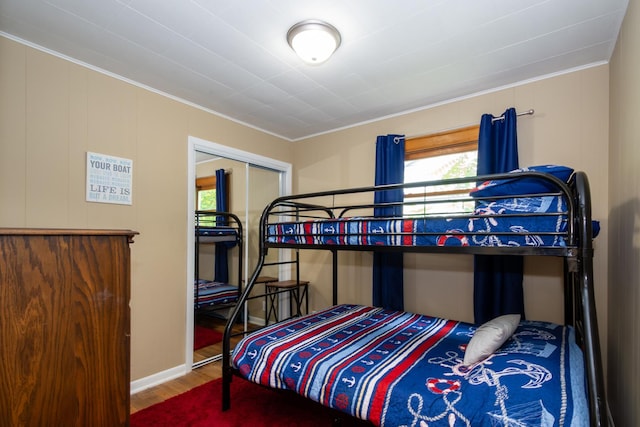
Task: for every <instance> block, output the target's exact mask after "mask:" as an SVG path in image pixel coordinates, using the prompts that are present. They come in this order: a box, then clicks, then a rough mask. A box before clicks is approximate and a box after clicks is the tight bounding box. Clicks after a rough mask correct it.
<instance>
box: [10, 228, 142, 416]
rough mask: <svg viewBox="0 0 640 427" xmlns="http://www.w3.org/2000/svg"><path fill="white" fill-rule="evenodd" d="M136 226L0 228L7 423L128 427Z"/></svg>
mask: <svg viewBox="0 0 640 427" xmlns="http://www.w3.org/2000/svg"><path fill="white" fill-rule="evenodd" d="M136 234H137V233H136V232H134V231H130V230H65V229H7V228H5V229H2V228H0V426H1V427H4V426H11V427H15V426H29V427H31V426H82V427H88V426H91V427H99V426H105V427H115V426H126V425H128V424H129V383H130V366H129V360H130V357H129V351H130V326H129V324H130V309H129V299H130V249H129V245H130V244H131V243H132V242H133V236H134V235H136Z"/></svg>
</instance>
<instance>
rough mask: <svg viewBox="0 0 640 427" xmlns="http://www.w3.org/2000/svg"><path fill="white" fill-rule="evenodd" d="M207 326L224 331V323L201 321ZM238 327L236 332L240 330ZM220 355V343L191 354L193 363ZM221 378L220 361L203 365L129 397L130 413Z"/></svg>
mask: <svg viewBox="0 0 640 427" xmlns="http://www.w3.org/2000/svg"><path fill="white" fill-rule="evenodd" d="M203 321H204V322H205V323H206V324H207V325H208V326H211V327H214V328H215V329H217V330H219V331H222V330H223V329H224V322H217V323H215V322H214V323H211V322H209V321H207V320H206V319H204V320H203ZM240 328H241V327H240V326H238V328H237V330H240ZM234 340H235V341H237V340H239V338H235V339H232V346H233V341H234ZM221 353H222V343H217V344H214V345H212V346H209V347H205V348H203V349H200V350H196V351H195V352H194V354H193V360H194V362H198V361H200V360H203V359H205V358H207V357H210V356H212V355H217V354H221ZM221 377H222V360H219V361H216V362H211V363H208V364H206V365H203V366H201V367H199V368H197V369H194V370H193V371H191V372H189V373H188V374H186V375H184V376H182V377H179V378H176V379H174V380H171V381H167V382H166V383H162V384H159V385H157V386H154V387H150V388H148V389H145V390H142V391H140V392H138V393H135V394H132V395H131V406H130V407H131V411H130V412H131V413H132V414H133V413H135V412H137V411H139V410H141V409H144V408H147V407H149V406H151V405H155V404H156V403H160V402H163V401H165V400H167V399H169V398H171V397H173V396H177V395H178V394H181V393H184V392H186V391H189V390H191V389H192V388H194V387H197V386H199V385H202V384H204V383H206V382H208V381H211V380H215V379H217V378H221Z"/></svg>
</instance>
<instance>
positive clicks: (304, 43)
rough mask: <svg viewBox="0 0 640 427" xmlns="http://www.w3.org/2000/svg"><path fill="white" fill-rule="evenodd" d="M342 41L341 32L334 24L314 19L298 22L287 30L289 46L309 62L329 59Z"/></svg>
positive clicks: (317, 62)
mask: <svg viewBox="0 0 640 427" xmlns="http://www.w3.org/2000/svg"><path fill="white" fill-rule="evenodd" d="M340 41H341V38H340V33H339V32H338V30H337V29H336V28H335V27H334V26H333V25H331V24H327V23H326V22H323V21H317V20H313V19H309V20H306V21H302V22H298V23H297V24H296V25H294V26H293V27H291V28H290V29H289V31H288V32H287V42H289V46H291V48H292V49H293V50H294V51H295V52H296V53H297V54H298V56H299V57H300V58H302V60H303V61H305V62H307V63H309V64H321V63H323V62H324V61H326V60H327V59H329V57H330V56H331V55H332V54H333V52H335V51H336V49H337V48H338V46H340Z"/></svg>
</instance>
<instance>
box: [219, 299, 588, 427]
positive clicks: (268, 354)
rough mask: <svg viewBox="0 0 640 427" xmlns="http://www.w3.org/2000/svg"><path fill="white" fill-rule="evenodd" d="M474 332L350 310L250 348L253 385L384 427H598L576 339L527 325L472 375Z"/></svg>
mask: <svg viewBox="0 0 640 427" xmlns="http://www.w3.org/2000/svg"><path fill="white" fill-rule="evenodd" d="M473 332H474V326H472V325H469V324H465V323H460V322H455V321H449V320H444V319H439V318H434V317H429V316H424V315H416V314H410V313H403V312H393V311H385V310H382V309H380V308H372V307H364V306H357V305H340V306H335V307H332V308H330V309H327V310H324V311H320V312H317V313H315V314H311V315H308V316H305V317H301V318H296V319H291V320H289V321H286V322H282V323H280V324H278V325H273V326H270V327H267V328H264V329H262V330H260V331H257V332H255V333H253V334H252V335H250V336H248V337H246V338H245V339H243V340H242V341H241V342H240V343H239V344H238V345H237V346H236V348H235V350H234V353H233V355H232V363H233V366H234V367H235V368H237V369H238V370H239V372H240V374H241V375H242V376H244V377H245V378H247V379H249V380H251V381H253V382H256V383H259V384H263V385H266V386H269V387H273V388H279V389H289V390H293V391H295V392H297V393H298V394H301V395H303V396H305V397H307V398H310V399H312V400H314V401H317V402H320V403H321V404H323V405H325V406H329V407H332V408H336V409H339V410H341V411H343V412H346V413H348V414H351V415H353V416H355V417H357V418H361V419H365V420H369V421H370V422H372V423H373V424H374V425H378V426H419V427H427V426H429V427H433V426H447V427H455V426H474V427H476V426H583V425H588V410H587V406H586V405H587V401H586V388H585V379H584V378H585V377H584V368H583V359H582V353H581V351H580V349H579V348H578V347H577V346H576V344H575V342H574V335H573V329H572V328H570V327H564V326H559V325H555V324H551V323H543V322H527V321H524V322H521V324H520V326H519V327H518V329H517V330H516V332H515V333H514V335H513V336H512V338H511V339H510V340H508V341H507V342H506V343H505V344H504V345H503V347H502V348H501V349H499V350H498V351H497V352H495V353H494V354H493V355H492V356H490V357H489V358H488V359H485V360H484V361H483V362H480V363H478V364H477V365H475V366H472V367H470V368H467V367H464V366H463V365H462V360H463V357H464V349H465V346H466V344H467V343H468V342H469V340H470V338H471V336H472V334H473Z"/></svg>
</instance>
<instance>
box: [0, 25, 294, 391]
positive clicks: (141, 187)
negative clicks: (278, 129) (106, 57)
mask: <svg viewBox="0 0 640 427" xmlns="http://www.w3.org/2000/svg"><path fill="white" fill-rule="evenodd" d="M0 93H1V94H2V96H1V97H0V224H1V225H2V226H3V227H68V228H125V229H133V230H136V231H138V232H140V235H139V236H137V237H136V239H135V243H134V244H133V245H132V271H131V272H132V293H131V314H132V323H131V328H132V336H131V350H132V353H131V368H132V369H131V374H132V375H131V378H132V380H136V379H140V378H144V377H148V376H150V375H152V374H156V373H158V372H162V371H165V370H169V369H172V368H175V367H179V366H181V365H183V364H184V362H185V354H184V353H185V328H186V302H185V301H186V289H187V288H186V286H187V284H188V278H187V273H186V271H187V270H186V269H187V267H186V266H187V259H186V253H187V248H186V246H187V186H188V185H191V184H192V183H189V182H188V181H189V180H188V177H187V138H188V136H189V135H192V136H196V137H199V138H202V139H204V140H208V141H212V142H216V143H218V144H223V145H228V146H233V147H234V148H237V149H239V150H244V151H249V152H253V153H256V154H260V155H263V156H266V157H269V158H273V159H277V160H281V161H285V162H291V143H289V142H286V141H283V140H280V139H278V138H276V137H273V136H271V135H268V134H265V133H262V132H259V131H256V130H254V129H252V128H249V127H246V126H242V125H240V124H237V123H234V122H231V121H229V120H226V119H223V118H221V117H219V116H216V115H213V114H210V113H208V112H206V111H203V110H199V109H196V108H193V107H190V106H187V105H186V104H183V103H180V102H177V101H174V100H171V99H170V98H167V97H164V96H161V95H159V94H156V93H152V92H149V91H147V90H144V89H141V88H139V87H136V86H133V85H131V84H128V83H126V82H123V81H121V80H118V79H115V78H112V77H109V76H107V75H104V74H101V73H98V72H95V71H92V70H89V69H87V68H84V67H82V66H80V65H77V64H74V63H71V62H69V61H66V60H63V59H60V58H57V57H54V56H52V55H49V54H47V53H44V52H41V51H39V50H36V49H33V48H31V47H27V46H24V45H22V44H19V43H16V42H14V41H11V40H9V39H6V38H3V37H0ZM87 151H92V152H97V153H103V154H108V155H114V156H118V157H124V158H128V159H132V160H133V171H134V172H133V204H132V205H131V206H122V205H108V204H100V203H88V202H86V201H85V153H86V152H87Z"/></svg>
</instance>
